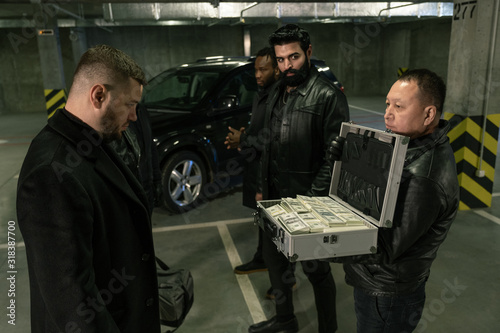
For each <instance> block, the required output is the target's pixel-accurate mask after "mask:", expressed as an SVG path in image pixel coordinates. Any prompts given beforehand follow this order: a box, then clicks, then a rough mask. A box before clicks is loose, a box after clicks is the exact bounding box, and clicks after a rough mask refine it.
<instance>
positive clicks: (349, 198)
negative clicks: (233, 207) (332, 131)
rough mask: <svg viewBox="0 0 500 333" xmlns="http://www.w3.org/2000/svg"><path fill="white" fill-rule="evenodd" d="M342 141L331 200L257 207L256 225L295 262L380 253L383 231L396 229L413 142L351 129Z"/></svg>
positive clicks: (276, 202) (297, 200)
mask: <svg viewBox="0 0 500 333" xmlns="http://www.w3.org/2000/svg"><path fill="white" fill-rule="evenodd" d="M340 135H341V136H342V137H344V138H346V140H345V144H344V149H343V154H342V160H341V161H337V162H335V165H334V167H333V172H332V180H331V185H330V192H329V196H325V197H307V196H300V195H298V196H297V197H296V198H282V199H281V200H262V201H259V202H257V212H256V214H255V220H256V223H257V224H258V225H259V227H260V228H262V229H263V230H264V232H265V233H267V234H269V235H270V236H271V237H272V239H273V242H274V243H275V244H276V246H277V249H278V250H279V251H280V252H282V253H283V254H284V255H285V256H286V257H287V258H288V259H289V260H290V261H302V260H311V259H324V258H332V257H342V256H349V255H358V254H369V253H375V252H376V251H377V233H378V228H379V227H383V228H390V227H392V219H393V216H394V208H395V206H396V200H397V196H398V190H399V184H400V180H401V175H402V171H403V165H404V160H405V155H406V150H407V147H408V142H409V138H408V137H405V136H402V135H398V134H394V133H388V132H384V131H381V130H378V129H373V128H369V127H364V126H360V125H355V124H351V123H342V127H341V130H340Z"/></svg>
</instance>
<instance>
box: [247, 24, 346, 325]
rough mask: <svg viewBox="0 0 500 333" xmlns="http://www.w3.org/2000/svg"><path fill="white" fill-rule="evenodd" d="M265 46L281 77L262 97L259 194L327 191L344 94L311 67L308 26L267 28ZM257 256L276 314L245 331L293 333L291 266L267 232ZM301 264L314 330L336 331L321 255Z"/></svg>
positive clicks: (330, 283) (278, 196)
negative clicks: (329, 153) (266, 134)
mask: <svg viewBox="0 0 500 333" xmlns="http://www.w3.org/2000/svg"><path fill="white" fill-rule="evenodd" d="M269 43H270V45H271V47H272V48H273V49H274V53H275V56H276V60H277V62H278V66H279V69H280V71H281V73H282V74H281V78H280V80H279V81H278V82H277V83H276V84H275V85H274V86H273V87H272V88H271V90H270V92H269V97H268V99H267V106H266V114H265V120H264V127H265V128H267V129H269V131H270V133H271V135H270V140H268V142H266V144H265V146H264V150H263V153H262V178H261V179H262V195H263V199H267V200H269V199H281V198H283V197H296V195H297V194H301V195H309V196H323V195H328V190H329V188H330V180H331V176H330V167H329V164H328V163H327V162H326V160H325V151H326V149H327V148H328V147H329V145H330V142H331V141H332V140H333V139H334V138H335V137H336V136H337V135H338V134H339V131H340V126H341V123H342V122H344V121H348V120H349V109H348V105H347V101H346V97H345V95H344V94H343V93H342V92H341V91H340V90H339V89H338V88H337V87H336V86H335V85H334V84H333V83H332V82H330V81H328V80H327V79H326V78H323V77H322V76H320V74H319V72H318V71H317V70H316V68H315V67H311V63H310V59H311V55H312V45H311V41H310V37H309V34H308V32H307V31H305V30H304V29H302V28H300V27H299V26H297V25H294V24H288V25H286V26H283V27H281V28H279V29H278V30H276V31H275V32H274V33H272V34H271V35H270V37H269ZM263 257H264V262H265V263H266V266H267V267H268V272H269V278H270V281H271V286H272V289H273V293H274V296H275V301H276V316H274V317H273V318H271V319H269V320H267V321H264V322H261V323H257V324H254V325H252V326H250V328H249V330H248V331H249V332H250V333H264V332H265V333H272V332H285V333H292V332H297V331H298V322H297V318H296V317H295V315H294V309H293V299H292V286H293V285H294V283H295V278H294V274H293V270H292V268H291V264H290V263H289V262H288V260H287V258H285V256H284V255H283V254H281V253H280V252H278V251H276V245H275V244H274V243H273V241H272V240H271V237H270V236H268V235H266V237H265V239H264V240H263ZM300 263H301V264H302V268H303V270H304V273H305V274H306V276H307V277H308V279H309V281H310V282H311V284H312V285H313V289H314V296H315V302H316V309H317V311H318V331H319V332H328V333H331V332H335V331H336V329H337V319H336V309H335V296H336V290H335V282H334V280H333V276H332V274H331V269H330V264H329V263H328V262H324V261H319V260H309V261H301V262H300Z"/></svg>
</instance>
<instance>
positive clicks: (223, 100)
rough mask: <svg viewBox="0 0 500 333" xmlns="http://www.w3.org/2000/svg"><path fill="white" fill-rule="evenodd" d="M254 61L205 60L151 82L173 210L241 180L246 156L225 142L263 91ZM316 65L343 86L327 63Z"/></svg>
mask: <svg viewBox="0 0 500 333" xmlns="http://www.w3.org/2000/svg"><path fill="white" fill-rule="evenodd" d="M254 60H255V58H253V57H252V58H250V57H211V58H205V59H201V60H198V61H197V62H194V63H189V64H184V65H181V66H178V67H175V68H171V69H169V70H167V71H165V72H163V73H161V74H159V75H158V76H156V77H155V78H153V79H152V80H151V81H150V82H149V84H148V85H147V86H146V88H145V90H144V95H143V99H142V101H141V104H142V105H143V106H145V107H146V108H147V109H148V111H149V113H150V117H151V124H152V130H153V136H154V140H155V142H156V145H157V147H158V153H159V160H160V167H161V171H162V184H163V192H164V206H165V207H166V208H167V209H168V210H169V211H171V212H182V211H187V210H189V209H192V208H194V207H196V206H197V205H199V204H200V203H202V202H203V199H204V198H207V197H210V196H212V195H215V194H217V193H219V192H220V191H221V190H222V189H225V188H227V187H229V186H234V185H236V184H237V182H240V181H241V177H237V176H239V175H240V174H241V172H242V169H243V168H242V166H243V165H244V164H243V159H244V156H243V155H242V154H241V153H239V152H238V151H237V150H228V149H226V146H225V145H224V141H225V137H226V134H227V133H228V126H231V127H233V128H237V129H239V128H240V127H242V126H243V127H248V124H249V120H250V116H251V109H252V101H253V97H254V94H255V93H256V92H257V89H258V87H257V83H256V81H255V75H254ZM312 63H314V64H315V65H316V67H318V69H319V70H320V72H321V73H322V74H324V75H325V76H327V77H328V78H329V79H330V80H332V81H333V82H334V83H336V84H337V85H338V86H339V87H341V85H340V84H339V83H338V81H337V79H336V78H335V76H334V75H333V73H332V72H331V71H330V70H329V68H328V67H327V66H326V65H325V63H324V62H322V61H319V60H314V59H313V60H312ZM235 179H236V183H235Z"/></svg>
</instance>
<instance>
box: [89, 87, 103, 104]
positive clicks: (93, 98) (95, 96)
mask: <svg viewBox="0 0 500 333" xmlns="http://www.w3.org/2000/svg"><path fill="white" fill-rule="evenodd" d="M106 98H107V90H106V87H104V85H102V84H95V85H93V86H92V88H90V102H91V103H92V106H93V107H94V108H95V109H101V108H102V107H103V104H104V101H105V99H106Z"/></svg>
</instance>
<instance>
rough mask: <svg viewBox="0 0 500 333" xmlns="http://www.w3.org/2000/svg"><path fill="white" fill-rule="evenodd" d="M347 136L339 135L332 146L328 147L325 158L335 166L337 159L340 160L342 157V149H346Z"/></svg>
mask: <svg viewBox="0 0 500 333" xmlns="http://www.w3.org/2000/svg"><path fill="white" fill-rule="evenodd" d="M344 143H345V138H344V137H341V136H337V137H336V138H335V139H334V140H333V141H332V142H331V143H330V147H328V149H327V151H326V154H325V159H326V161H327V162H328V164H330V165H331V166H333V163H335V161H340V160H341V159H342V151H343V150H344Z"/></svg>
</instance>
